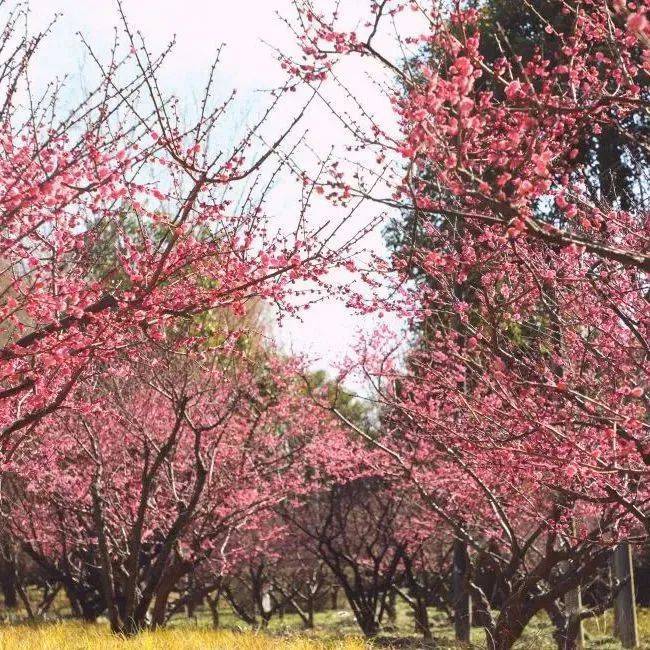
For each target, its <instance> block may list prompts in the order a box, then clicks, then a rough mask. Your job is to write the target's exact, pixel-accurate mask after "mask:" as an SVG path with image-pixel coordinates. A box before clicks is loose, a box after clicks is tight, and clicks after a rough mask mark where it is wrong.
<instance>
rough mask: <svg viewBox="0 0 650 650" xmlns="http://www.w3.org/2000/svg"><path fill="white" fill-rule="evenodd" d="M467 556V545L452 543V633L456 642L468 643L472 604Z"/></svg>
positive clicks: (456, 541) (457, 541)
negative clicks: (453, 632)
mask: <svg viewBox="0 0 650 650" xmlns="http://www.w3.org/2000/svg"><path fill="white" fill-rule="evenodd" d="M469 570H470V563H469V554H468V552H467V545H466V544H465V543H464V542H462V541H461V540H459V539H457V540H455V541H454V560H453V570H452V598H453V606H454V631H455V634H456V640H457V641H460V642H461V643H469V642H470V633H471V630H472V602H471V596H470V590H469Z"/></svg>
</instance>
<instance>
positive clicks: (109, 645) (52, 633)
mask: <svg viewBox="0 0 650 650" xmlns="http://www.w3.org/2000/svg"><path fill="white" fill-rule="evenodd" d="M366 647H367V646H366V645H365V644H364V642H363V641H362V640H361V639H359V638H356V637H355V638H348V639H340V640H335V641H327V640H318V639H308V638H304V637H300V636H296V637H293V638H281V637H277V638H274V637H272V636H269V635H263V634H255V633H253V632H245V633H238V632H234V631H232V630H210V629H206V628H198V629H192V630H188V629H183V628H175V629H169V630H159V631H157V632H144V633H143V634H140V635H138V636H137V637H136V638H134V639H128V640H127V639H120V638H118V637H115V636H112V635H111V634H110V632H109V630H108V628H107V627H106V626H105V625H83V624H81V623H73V622H62V623H56V624H52V625H41V626H29V625H12V626H6V627H3V628H2V629H1V630H0V648H2V649H3V650H4V649H5V648H6V649H7V650H9V649H10V650H13V649H14V648H16V649H18V648H25V650H27V649H29V650H86V649H90V648H92V649H93V650H118V649H119V650H198V649H199V648H200V649H203V648H205V649H207V648H210V650H364V648H366Z"/></svg>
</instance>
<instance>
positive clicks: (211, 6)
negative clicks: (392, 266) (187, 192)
mask: <svg viewBox="0 0 650 650" xmlns="http://www.w3.org/2000/svg"><path fill="white" fill-rule="evenodd" d="M342 5H343V6H344V8H347V9H350V10H356V11H361V10H363V9H365V8H366V6H367V3H366V1H365V0H343V2H342ZM30 6H31V10H32V15H31V21H32V28H36V27H40V26H42V25H43V24H45V23H46V21H48V20H49V19H51V17H52V16H53V15H55V14H57V13H61V14H62V15H61V17H60V18H59V19H58V21H57V23H56V26H55V29H54V33H53V34H52V36H51V37H50V41H49V42H48V43H46V44H45V45H44V47H43V54H41V57H40V58H39V59H37V61H36V64H35V66H34V69H33V70H32V71H31V74H32V77H33V78H35V79H36V81H37V82H40V83H44V82H46V81H48V80H50V79H52V78H53V77H54V76H57V75H58V76H60V75H62V74H64V73H73V75H74V77H73V79H72V83H78V84H80V83H83V80H84V77H85V76H87V74H88V70H89V67H90V66H91V63H90V62H89V61H88V59H87V56H85V55H84V49H83V47H82V45H81V42H80V39H79V37H78V36H77V32H82V33H83V34H84V36H85V37H86V39H87V40H88V41H89V42H90V43H92V44H93V47H94V48H96V49H97V51H98V53H99V54H100V55H102V54H104V55H105V54H106V53H107V52H108V49H109V47H110V45H111V43H112V39H113V35H114V28H115V26H116V25H118V24H119V21H118V14H117V9H116V4H115V3H114V2H113V0H31V1H30ZM123 6H124V9H125V11H126V14H127V16H128V19H129V22H130V24H131V25H132V27H134V28H136V29H138V30H140V31H141V32H142V34H143V35H144V38H145V40H146V43H147V46H148V47H149V49H150V50H153V51H156V50H160V49H161V48H163V47H164V46H165V45H166V43H168V42H169V41H170V39H171V38H172V37H173V36H175V37H176V46H175V49H174V53H173V56H172V57H171V58H170V59H169V62H168V63H167V66H166V68H165V70H164V73H163V75H162V80H163V83H164V85H165V87H166V89H167V90H169V91H171V92H174V93H175V94H177V95H178V96H179V97H181V99H183V100H184V101H187V102H189V103H190V104H191V103H192V102H193V101H194V99H195V98H196V97H197V96H199V95H200V93H201V90H202V87H203V84H204V82H205V76H206V73H207V70H208V67H209V66H210V64H211V62H212V60H213V58H214V56H215V52H216V51H217V48H218V47H219V45H220V44H221V43H222V42H224V43H226V48H225V51H224V53H223V56H222V59H221V60H222V63H221V65H220V67H219V77H218V82H219V84H220V85H221V86H223V89H224V95H225V94H227V92H228V91H229V90H230V89H231V88H237V89H238V90H239V92H240V100H239V103H238V105H237V106H238V111H239V113H240V114H239V115H238V116H237V117H238V118H239V119H241V122H242V124H245V123H246V122H247V120H248V118H249V116H250V114H252V113H254V111H255V108H256V104H257V103H258V102H259V101H260V100H259V97H260V94H259V93H258V92H256V91H257V89H260V88H270V87H274V86H275V85H276V84H277V83H278V82H280V81H281V80H282V78H283V77H282V73H281V71H280V69H279V65H278V62H277V59H276V57H275V55H274V53H273V51H272V49H271V48H270V47H269V45H268V44H272V45H274V46H278V47H283V44H288V43H290V42H292V35H291V33H290V32H289V31H288V29H287V27H286V25H284V24H283V22H282V21H281V20H280V19H278V17H277V15H276V14H278V13H279V14H282V15H285V16H292V15H293V14H292V11H293V9H292V6H291V2H290V0H236V1H235V2H233V1H232V0H124V1H123ZM350 65H352V66H354V65H358V66H359V67H358V71H357V70H355V69H354V67H352V68H351V69H348V74H351V75H352V77H353V78H354V76H355V74H358V77H359V79H361V77H362V76H363V75H364V68H362V64H361V63H360V62H357V63H354V62H353V63H351V64H350ZM386 110H387V111H388V112H386V113H385V115H384V119H392V115H391V113H390V110H389V109H386ZM305 128H310V129H311V135H310V138H311V140H310V141H311V142H312V143H313V146H314V147H315V148H316V149H317V150H318V148H319V147H320V148H321V149H322V148H325V147H329V146H330V145H332V144H334V145H337V144H338V145H341V146H343V144H344V138H345V135H344V133H343V131H342V130H341V128H340V125H337V124H336V120H334V119H333V118H331V117H330V116H328V115H327V112H326V111H325V109H324V107H323V108H322V110H320V111H319V110H316V109H315V110H314V111H312V112H311V113H310V114H308V115H307V116H306V125H305ZM280 190H281V188H280ZM282 195H283V194H282V192H281V191H280V196H281V197H282ZM275 196H278V190H276V192H275ZM286 196H287V197H289V196H290V194H289V193H288V192H287V193H286ZM276 207H277V208H278V211H280V212H283V213H284V216H283V217H282V218H286V219H291V215H290V214H287V213H289V212H290V211H291V208H292V204H291V201H289V200H287V201H286V203H284V204H283V203H282V198H280V199H279V202H278V200H276ZM293 207H295V206H293ZM317 209H320V210H321V211H322V212H323V214H324V218H327V217H328V216H329V215H327V214H325V213H326V211H327V210H328V209H329V208H328V206H327V205H322V206H320V207H318V208H317ZM373 209H375V210H376V208H373V207H372V206H368V208H367V210H373ZM371 216H372V214H370V213H369V212H367V213H366V217H368V218H369V217H371ZM360 218H364V217H363V215H362V216H361V217H360ZM368 247H369V248H371V249H372V250H375V251H381V250H382V249H383V240H382V237H381V234H380V232H379V231H377V232H375V233H374V235H372V236H371V237H370V239H369V240H368ZM303 321H304V322H299V321H297V320H294V319H289V320H287V321H286V322H285V324H284V326H283V327H282V329H281V330H278V334H279V338H280V340H281V342H282V343H283V345H284V346H285V347H287V348H290V349H292V350H293V351H295V352H298V353H307V354H309V355H310V356H312V357H316V358H318V359H320V360H319V361H318V362H316V364H315V365H319V366H322V367H326V368H332V366H333V365H334V364H335V362H336V360H337V359H338V358H341V357H342V356H344V355H345V354H346V353H347V352H348V351H349V350H350V349H351V347H352V346H353V344H354V341H355V339H356V337H357V335H358V332H359V331H365V332H366V333H367V332H370V331H372V330H373V329H374V327H375V326H376V323H377V321H376V319H375V318H371V317H363V318H360V317H358V316H355V315H354V314H352V313H350V312H349V311H348V310H347V309H346V308H345V306H344V305H342V304H340V303H339V302H337V301H335V300H327V301H325V302H323V303H322V304H319V305H316V306H314V307H312V308H311V309H310V310H309V311H308V312H305V313H304V315H303Z"/></svg>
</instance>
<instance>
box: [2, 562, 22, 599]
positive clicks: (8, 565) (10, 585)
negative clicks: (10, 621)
mask: <svg viewBox="0 0 650 650" xmlns="http://www.w3.org/2000/svg"><path fill="white" fill-rule="evenodd" d="M0 580H1V582H2V595H3V596H4V605H5V608H6V609H16V608H17V607H18V590H17V589H16V571H15V567H14V564H13V562H3V567H2V576H1V577H0Z"/></svg>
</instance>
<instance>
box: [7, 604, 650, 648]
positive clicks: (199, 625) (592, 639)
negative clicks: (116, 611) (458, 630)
mask: <svg viewBox="0 0 650 650" xmlns="http://www.w3.org/2000/svg"><path fill="white" fill-rule="evenodd" d="M397 614H398V615H397V621H396V630H395V631H394V632H391V633H385V634H383V635H382V637H380V638H379V639H377V640H376V641H375V642H373V643H369V642H367V641H364V640H363V639H361V638H360V636H359V630H358V628H357V627H356V623H355V621H354V617H353V616H352V613H351V612H350V611H348V610H345V609H341V610H330V611H326V612H319V613H317V615H316V629H315V630H312V631H309V632H305V631H304V630H302V628H301V625H300V620H299V618H298V617H297V616H296V615H292V614H287V615H286V616H284V617H283V618H282V619H280V618H274V619H273V620H272V621H271V624H270V626H269V629H268V630H267V631H266V632H264V633H255V632H251V631H250V630H248V629H246V627H245V626H243V625H242V623H241V622H240V621H239V620H238V619H236V618H235V617H234V615H233V614H232V612H231V611H230V610H228V609H224V610H223V611H222V612H221V614H220V619H221V625H222V627H223V629H220V630H213V629H211V627H210V618H209V616H208V614H207V612H203V611H200V612H199V613H198V616H197V618H196V619H191V620H190V619H186V618H178V619H175V620H174V621H172V623H171V624H170V626H169V627H168V628H167V629H165V630H159V631H157V632H146V633H143V634H141V635H139V636H138V637H136V638H135V639H128V640H127V639H120V638H118V637H115V636H112V635H111V634H110V632H109V631H108V627H107V625H106V624H105V623H98V624H96V625H87V624H83V623H80V622H77V621H73V620H70V619H65V620H63V621H58V622H51V623H43V624H40V625H32V624H25V623H21V622H19V621H15V622H14V623H13V624H9V623H6V624H4V625H0V650H5V649H6V650H13V649H19V648H25V649H29V650H86V649H92V650H118V649H120V650H168V649H169V650H198V649H201V650H203V649H204V648H205V649H210V650H368V649H376V650H378V649H382V650H383V649H385V648H400V649H402V648H409V649H415V648H422V647H423V646H422V644H421V641H420V640H419V637H418V636H417V635H415V634H414V633H413V616H412V614H411V612H410V610H408V609H407V608H405V607H403V606H400V607H399V608H398V613H397ZM638 614H639V635H640V638H641V646H640V647H641V648H642V649H644V650H650V609H641V610H639V612H638ZM430 615H431V623H432V629H433V633H434V636H435V639H436V647H439V648H456V647H457V645H456V643H455V641H454V638H453V631H452V629H451V628H450V626H449V623H448V621H447V619H446V617H445V615H444V614H443V613H442V612H439V611H437V610H433V609H432V610H431V611H430ZM612 619H613V616H612V612H611V611H609V612H606V613H605V614H604V615H602V616H599V617H598V618H595V619H592V620H590V621H587V623H586V625H585V646H586V648H587V649H590V648H593V649H594V650H620V649H621V645H620V643H619V642H618V641H616V640H615V639H614V638H613V637H612V626H613V625H612V624H613V620H612ZM472 644H473V645H474V646H475V647H477V648H483V647H485V637H484V634H483V631H482V630H481V629H478V628H475V629H473V630H472ZM516 648H517V649H518V650H529V649H530V650H551V649H554V648H555V644H554V642H553V638H552V629H551V626H550V623H549V621H548V619H547V618H546V616H539V617H537V618H535V619H534V620H533V621H532V622H531V624H530V625H529V626H528V627H527V629H526V631H525V633H524V636H523V638H522V639H521V640H520V641H519V643H518V644H517V646H516Z"/></svg>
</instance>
